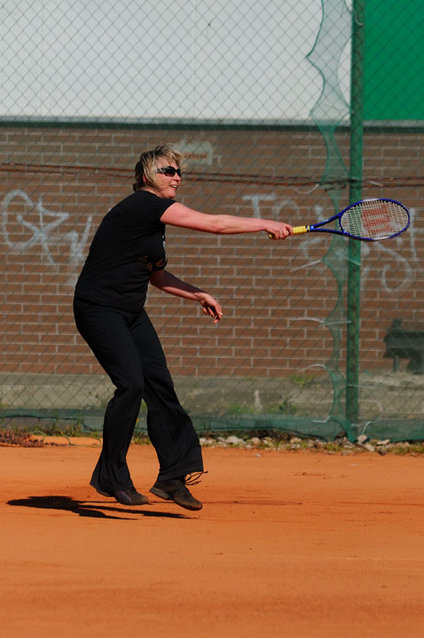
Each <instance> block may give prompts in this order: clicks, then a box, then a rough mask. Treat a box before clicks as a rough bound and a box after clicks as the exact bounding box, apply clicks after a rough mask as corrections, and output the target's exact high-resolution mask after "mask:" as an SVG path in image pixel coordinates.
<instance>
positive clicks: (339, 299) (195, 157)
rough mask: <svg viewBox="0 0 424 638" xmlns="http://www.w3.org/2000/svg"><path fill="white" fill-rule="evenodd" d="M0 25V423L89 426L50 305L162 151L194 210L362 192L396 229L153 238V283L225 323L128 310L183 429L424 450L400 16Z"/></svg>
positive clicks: (163, 306) (30, 1) (285, 204)
mask: <svg viewBox="0 0 424 638" xmlns="http://www.w3.org/2000/svg"><path fill="white" fill-rule="evenodd" d="M0 16H1V25H2V49H1V51H2V53H1V57H2V64H1V68H0V77H1V85H2V88H3V100H2V103H1V105H0V126H1V129H0V136H1V139H2V147H1V148H2V150H1V163H0V169H1V175H2V178H3V179H2V184H1V190H2V192H1V198H2V204H1V243H0V246H1V248H0V250H1V254H2V260H3V267H2V271H1V280H2V290H3V304H2V336H1V339H2V355H1V356H2V372H1V374H0V401H1V415H2V422H3V424H7V425H8V424H10V423H11V422H16V421H17V420H18V421H19V423H22V422H25V423H27V424H28V425H29V426H33V425H34V422H36V423H49V422H51V421H55V422H60V423H62V421H64V422H67V423H80V424H83V426H84V427H86V428H100V427H101V423H102V412H103V409H104V406H105V404H106V402H107V400H108V398H109V397H110V396H111V393H112V392H113V387H112V385H111V384H110V382H109V381H108V379H107V378H106V377H105V375H104V374H103V373H102V371H101V369H100V368H99V367H98V365H97V364H96V362H95V360H94V358H93V356H92V354H91V352H90V351H89V350H88V348H87V346H86V345H85V343H84V342H83V341H82V340H81V338H80V337H79V335H78V334H77V332H76V329H75V326H74V322H73V317H72V296H73V286H74V283H75V280H76V277H77V275H78V273H79V270H80V268H81V266H82V264H83V261H84V259H85V256H86V254H87V251H88V247H89V244H90V240H91V238H92V236H93V233H94V230H95V228H96V227H97V225H98V223H99V222H100V220H101V219H102V217H103V216H104V214H105V213H106V212H107V210H108V209H109V208H110V207H111V206H112V205H113V204H115V203H116V202H117V201H119V199H121V198H123V197H124V196H125V195H127V194H129V192H130V191H131V187H132V181H133V174H132V173H133V167H134V165H135V162H136V161H137V157H138V155H139V154H140V152H142V151H144V150H146V149H148V148H151V147H153V146H156V145H157V144H160V143H165V142H167V143H168V142H170V143H173V144H175V145H176V147H177V148H178V149H179V150H181V151H182V152H183V153H184V155H185V160H186V163H187V170H186V172H185V175H184V181H183V185H184V186H183V188H181V190H180V191H179V196H178V199H179V200H180V201H182V202H183V203H186V204H187V205H189V206H190V207H192V208H195V209H198V210H201V211H205V212H215V213H230V214H238V215H246V216H262V217H274V218H277V219H281V220H284V221H287V222H289V223H292V224H294V225H300V224H304V223H310V222H314V221H316V220H320V219H325V218H327V217H329V216H331V215H332V214H334V212H335V211H337V210H339V209H341V208H343V207H344V206H346V205H347V204H348V203H350V202H351V201H352V200H353V199H361V198H366V197H375V196H383V197H390V198H393V199H397V200H399V201H401V202H403V203H404V204H405V205H406V206H407V207H408V208H409V209H410V211H411V216H412V225H411V228H410V229H409V230H408V231H407V233H406V234H404V235H402V236H400V237H399V238H397V239H394V240H389V241H387V242H376V243H372V244H361V243H359V242H356V243H355V244H354V243H353V242H349V241H347V240H346V239H345V238H342V237H337V236H332V235H326V234H325V235H324V234H322V235H321V234H318V233H317V234H315V235H314V236H312V235H308V236H302V237H293V238H290V239H288V240H286V241H285V242H283V243H280V242H272V241H269V240H268V239H267V237H266V235H263V236H258V235H252V236H250V235H239V236H225V237H222V236H221V237H216V236H213V235H206V234H203V233H195V232H191V231H184V230H180V229H176V228H168V229H167V245H168V252H169V257H170V259H169V265H168V268H169V269H170V270H171V271H173V272H175V274H177V275H178V276H179V277H181V278H182V279H185V280H187V281H189V282H191V283H194V284H196V285H199V286H201V287H203V288H205V289H207V290H209V291H210V292H212V293H213V294H214V295H216V296H217V297H218V298H219V299H220V301H221V303H222V305H223V308H224V313H225V316H224V320H223V321H222V322H221V324H220V325H218V326H214V325H211V324H209V322H208V321H207V320H206V319H204V318H203V316H202V315H201V313H200V312H199V310H198V308H197V306H196V307H195V306H193V305H192V304H190V303H189V302H187V301H186V302H183V301H181V300H179V299H177V298H175V297H170V296H168V295H163V294H162V293H159V292H157V291H154V290H152V291H151V292H150V294H149V298H148V312H149V314H150V316H151V318H152V319H153V322H154V324H155V326H156V328H157V330H158V332H159V334H160V336H161V339H162V341H163V344H164V348H165V351H166V354H167V358H168V363H169V366H170V369H171V371H172V373H173V376H174V379H175V382H176V387H177V390H178V393H179V395H180V398H181V400H182V402H183V404H184V406H185V407H186V409H188V411H189V412H190V414H191V416H192V417H193V420H194V423H195V425H196V427H197V429H198V430H199V431H204V430H215V431H216V430H220V429H225V430H237V429H243V430H247V429H254V430H276V429H278V430H286V431H290V432H297V433H300V434H305V435H317V436H321V437H324V438H333V437H335V436H337V435H339V434H343V433H346V434H347V435H348V436H349V437H350V438H354V437H356V436H357V435H358V434H360V433H362V432H364V431H366V432H367V433H368V434H369V435H370V436H375V437H379V438H385V437H390V438H392V439H407V438H409V439H412V438H415V439H417V438H424V399H423V392H422V390H423V385H424V374H423V372H424V367H423V366H424V362H423V356H424V353H423V345H424V315H423V275H422V269H421V268H420V267H419V262H420V251H421V248H422V242H423V240H422V233H423V230H422V221H421V217H422V200H423V194H424V192H423V191H424V180H423V144H424V127H423V122H422V121H423V116H424V107H423V104H424V100H423V97H424V96H423V87H422V83H421V81H420V78H421V72H422V69H421V66H422V60H423V59H424V58H423V53H424V52H423V46H424V45H423V42H424V41H423V39H422V37H421V35H422V29H423V26H424V25H423V22H424V7H423V5H422V3H421V2H420V1H419V0H411V2H409V3H408V5H407V6H404V5H402V6H400V5H399V3H395V2H393V1H391V2H389V3H388V2H385V3H384V4H383V3H382V2H381V0H368V1H367V3H366V7H365V2H364V0H356V1H355V2H354V5H353V7H352V6H350V5H349V4H348V3H346V2H345V0H322V2H319V1H318V0H314V1H311V0H307V1H306V0H305V1H303V0H301V1H300V2H299V0H297V1H296V2H294V1H293V0H285V1H284V2H273V1H270V2H267V3H260V2H259V3H258V2H253V0H245V1H244V2H243V3H241V2H238V1H236V0H226V2H221V1H216V2H214V3H212V4H211V6H206V3H200V2H197V1H195V0H186V1H185V2H181V3H175V2H174V3H172V2H167V1H166V0H165V1H164V2H162V3H153V2H150V1H149V2H143V3H141V2H131V3H129V2H126V0H123V1H121V2H120V3H118V4H116V3H113V2H110V1H109V0H103V1H102V2H101V3H100V2H98V0H94V1H93V2H90V3H81V2H73V3H68V2H65V1H61V0H44V1H43V2H40V1H36V0H15V1H14V2H13V3H12V2H8V1H7V0H6V2H4V3H3V4H2V6H1V7H0ZM144 416H145V414H144V411H143V410H142V412H141V414H140V420H139V423H140V428H144V427H145V419H144Z"/></svg>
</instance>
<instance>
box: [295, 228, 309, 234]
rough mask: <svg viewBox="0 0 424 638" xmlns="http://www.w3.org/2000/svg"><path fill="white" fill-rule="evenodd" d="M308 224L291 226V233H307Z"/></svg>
mask: <svg viewBox="0 0 424 638" xmlns="http://www.w3.org/2000/svg"><path fill="white" fill-rule="evenodd" d="M310 228H311V227H310V226H293V235H301V234H302V233H308V232H309V230H310Z"/></svg>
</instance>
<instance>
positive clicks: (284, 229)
mask: <svg viewBox="0 0 424 638" xmlns="http://www.w3.org/2000/svg"><path fill="white" fill-rule="evenodd" d="M264 222H265V224H266V228H265V231H266V232H267V233H268V237H269V238H270V239H274V240H275V239H286V237H289V236H290V235H293V227H292V226H291V225H290V224H286V223H285V222H276V221H274V220H272V219H265V220H264Z"/></svg>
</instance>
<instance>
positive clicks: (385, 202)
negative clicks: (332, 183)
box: [268, 198, 410, 241]
mask: <svg viewBox="0 0 424 638" xmlns="http://www.w3.org/2000/svg"><path fill="white" fill-rule="evenodd" d="M334 221H337V224H336V228H323V226H326V225H327V224H330V223H331V222H334ZM409 224H410V216H409V212H408V210H407V209H406V208H405V206H403V204H400V203H399V202H396V201H395V200H394V199H385V198H375V199H363V200H361V201H359V202H356V203H355V204H351V205H350V206H348V207H347V208H345V209H344V210H342V211H341V212H340V213H337V215H333V217H330V218H329V219H327V220H326V221H323V222H318V223H317V224H311V225H309V226H294V227H293V235H300V234H302V233H311V232H322V233H334V234H336V235H344V236H345V237H350V238H351V239H360V240H362V241H378V240H380V239H390V238H392V237H396V236H397V235H400V234H401V233H403V232H404V231H405V230H406V229H407V228H408V226H409ZM268 234H269V237H270V238H271V239H272V234H271V233H268Z"/></svg>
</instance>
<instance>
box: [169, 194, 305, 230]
mask: <svg viewBox="0 0 424 638" xmlns="http://www.w3.org/2000/svg"><path fill="white" fill-rule="evenodd" d="M161 222H163V223H164V224H169V225H170V226H180V227H182V228H189V229H191V230H199V231H202V232H204V233H214V234H216V235H237V234H240V233H259V232H265V233H268V235H269V236H272V239H285V238H286V237H288V236H289V235H291V234H292V227H291V226H290V224H286V223H285V222H278V221H275V220H274V219H261V218H260V217H238V216H237V215H209V214H206V213H201V212H199V211H197V210H193V209H192V208H188V206H184V204H180V203H179V202H174V203H173V204H171V206H169V207H168V208H167V209H166V211H165V212H164V213H163V215H162V217H161Z"/></svg>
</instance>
